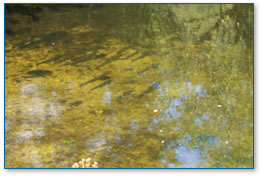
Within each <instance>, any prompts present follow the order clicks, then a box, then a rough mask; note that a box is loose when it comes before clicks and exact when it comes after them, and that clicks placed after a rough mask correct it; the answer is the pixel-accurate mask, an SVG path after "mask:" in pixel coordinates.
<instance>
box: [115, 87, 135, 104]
mask: <svg viewBox="0 0 262 176" xmlns="http://www.w3.org/2000/svg"><path fill="white" fill-rule="evenodd" d="M132 92H133V90H128V91H125V92H124V93H122V94H121V95H120V96H119V97H118V98H117V101H118V102H119V103H122V100H123V99H124V98H126V97H127V96H128V95H130V94H131V93H132Z"/></svg>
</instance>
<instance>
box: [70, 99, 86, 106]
mask: <svg viewBox="0 0 262 176" xmlns="http://www.w3.org/2000/svg"><path fill="white" fill-rule="evenodd" d="M82 103H83V101H81V100H80V101H75V102H73V103H71V106H79V105H81V104H82Z"/></svg>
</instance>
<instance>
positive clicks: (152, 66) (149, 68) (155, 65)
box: [137, 64, 160, 75]
mask: <svg viewBox="0 0 262 176" xmlns="http://www.w3.org/2000/svg"><path fill="white" fill-rule="evenodd" d="M159 66H160V65H159V64H152V65H151V66H149V67H146V68H145V69H144V70H141V71H139V72H137V74H139V75H140V74H142V73H144V72H146V71H148V70H151V69H153V68H158V67H159Z"/></svg>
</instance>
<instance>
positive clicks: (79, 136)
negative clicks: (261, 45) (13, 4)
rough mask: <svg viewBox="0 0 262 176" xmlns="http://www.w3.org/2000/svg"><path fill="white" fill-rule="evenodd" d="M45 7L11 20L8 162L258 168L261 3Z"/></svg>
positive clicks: (8, 164)
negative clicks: (256, 78)
mask: <svg viewBox="0 0 262 176" xmlns="http://www.w3.org/2000/svg"><path fill="white" fill-rule="evenodd" d="M40 7H41V9H42V11H41V12H39V13H38V14H37V16H38V17H39V21H35V22H33V21H32V20H30V17H29V16H26V15H21V14H15V13H14V14H12V15H10V16H9V15H7V16H6V22H8V20H9V21H11V19H18V20H19V23H18V24H16V25H14V26H13V27H12V30H13V33H11V34H7V35H6V41H5V46H6V49H5V135H6V138H5V147H6V148H5V154H6V158H5V164H6V167H8V168H9V167H10V168H30V167H36V168H68V167H69V168H70V167H72V164H73V163H74V162H76V161H78V160H80V159H82V158H88V157H92V158H94V159H95V160H96V161H97V162H98V164H99V167H101V168H214V167H215V168H238V167H239V168H250V167H252V166H253V56H252V54H253V46H252V43H253V42H252V35H253V33H252V32H253V21H252V20H253V7H252V6H251V5H230V4H229V5H183V4H180V5H174V4H173V5H152V4H147V5H128V4H127V5H92V6H91V5H86V6H85V5H83V6H80V7H76V6H61V7H59V8H58V9H53V8H51V7H47V6H44V5H43V6H40ZM189 10H190V13H189ZM6 26H7V25H6ZM21 31H22V32H21Z"/></svg>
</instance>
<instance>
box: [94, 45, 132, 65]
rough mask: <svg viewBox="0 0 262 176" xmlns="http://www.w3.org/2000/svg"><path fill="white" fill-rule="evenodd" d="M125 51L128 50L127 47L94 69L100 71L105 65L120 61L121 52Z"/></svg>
mask: <svg viewBox="0 0 262 176" xmlns="http://www.w3.org/2000/svg"><path fill="white" fill-rule="evenodd" d="M127 49H129V48H128V47H124V48H122V49H121V50H120V51H118V52H117V55H116V56H113V57H112V58H110V59H108V60H106V61H105V62H103V63H102V64H100V65H98V66H97V67H96V69H100V68H101V67H103V66H105V65H107V64H109V63H111V62H113V61H116V60H120V57H121V55H122V52H123V51H125V50H127Z"/></svg>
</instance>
